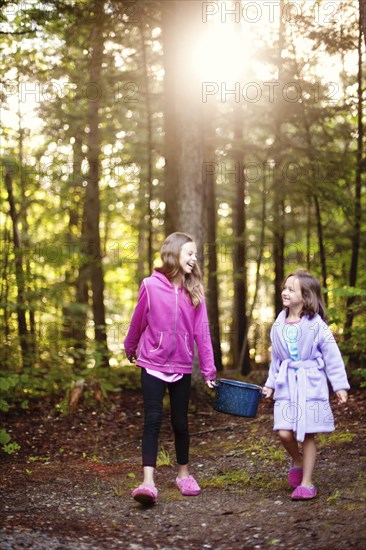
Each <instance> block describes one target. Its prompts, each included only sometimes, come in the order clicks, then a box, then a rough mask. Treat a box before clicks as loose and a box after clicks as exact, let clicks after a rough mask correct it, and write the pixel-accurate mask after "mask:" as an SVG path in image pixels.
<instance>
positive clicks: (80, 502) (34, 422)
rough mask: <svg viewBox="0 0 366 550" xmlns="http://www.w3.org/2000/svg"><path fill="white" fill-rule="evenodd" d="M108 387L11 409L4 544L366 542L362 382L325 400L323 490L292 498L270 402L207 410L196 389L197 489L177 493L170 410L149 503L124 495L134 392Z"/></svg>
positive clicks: (136, 435) (135, 412)
mask: <svg viewBox="0 0 366 550" xmlns="http://www.w3.org/2000/svg"><path fill="white" fill-rule="evenodd" d="M111 399H112V400H111V402H109V405H108V406H107V404H106V405H105V406H104V407H102V408H100V407H99V408H98V409H96V408H94V409H93V408H90V407H86V406H85V405H83V404H81V406H80V407H79V409H78V410H77V412H76V413H75V414H74V415H73V416H71V417H65V416H61V415H60V414H59V413H57V412H56V410H55V408H54V407H52V406H50V404H49V403H47V401H45V402H43V403H38V405H37V406H35V405H32V406H31V407H30V408H29V409H28V410H25V411H23V410H19V411H15V410H14V411H13V412H12V413H8V414H7V415H6V418H5V428H6V429H7V430H8V431H11V432H10V433H11V435H12V437H13V438H14V440H15V441H17V442H18V443H19V444H20V445H21V449H20V451H19V452H18V453H17V454H16V455H12V456H8V455H5V456H4V453H2V454H1V461H0V471H1V492H2V496H1V501H0V520H1V527H0V548H1V549H6V550H7V549H12V550H13V549H20V548H22V549H23V548H32V549H45V550H53V549H55V550H56V549H58V550H62V549H70V550H71V549H75V550H76V549H78V550H79V549H80V550H84V549H85V550H93V549H111V550H113V549H123V550H124V549H126V550H142V549H164V550H179V549H182V550H183V549H184V550H186V549H203V548H205V549H206V548H207V549H217V550H221V549H222V550H224V549H225V550H226V549H227V548H233V549H243V550H246V549H264V548H265V549H267V548H271V547H275V548H286V550H291V549H301V550H307V549H309V550H310V549H329V548H332V549H333V550H344V549H346V548H353V549H364V548H366V522H365V510H366V506H365V501H366V484H365V477H366V476H365V458H366V448H365V435H366V393H365V392H361V391H354V392H351V394H350V399H349V401H348V403H347V405H346V406H345V407H339V406H337V404H336V403H335V401H334V400H332V406H333V410H334V413H335V417H336V423H337V429H336V431H335V432H333V434H330V435H327V436H325V435H319V436H318V448H319V452H318V460H317V467H316V475H315V482H316V484H317V486H318V489H319V494H318V497H317V498H316V499H314V500H312V501H307V502H304V501H300V502H294V501H291V499H290V493H291V489H290V488H289V487H288V485H287V470H288V466H289V461H288V458H287V457H286V456H285V454H284V452H283V451H282V450H281V447H280V445H279V442H278V440H277V437H276V435H275V433H274V432H273V431H272V406H273V405H272V403H271V402H268V401H262V402H261V403H260V405H259V411H258V414H257V416H256V418H251V419H245V418H240V417H234V416H229V415H224V414H221V413H218V412H216V411H214V410H213V408H212V402H213V396H212V393H211V394H210V395H209V394H208V391H206V390H205V391H194V392H193V395H192V405H191V412H190V429H191V473H192V474H194V475H195V477H196V478H197V479H198V481H199V482H200V484H201V486H202V488H203V491H202V493H201V495H199V496H196V497H183V496H181V495H180V493H179V491H178V490H177V488H176V486H175V484H174V479H175V476H176V470H175V467H174V465H173V464H174V450H173V449H174V448H173V442H172V434H171V429H170V425H169V414H166V415H165V419H164V424H163V428H162V434H161V442H162V451H163V452H161V453H160V455H159V456H160V458H161V459H165V462H166V463H167V464H166V465H161V466H159V467H158V469H157V475H156V482H157V486H158V488H159V500H158V503H157V504H156V506H154V507H152V508H143V507H142V506H141V505H139V504H138V503H137V502H135V501H134V500H133V499H132V498H131V496H130V493H131V489H132V488H134V487H135V486H136V485H138V484H139V483H140V479H141V467H140V452H141V448H140V436H141V429H142V399H141V395H140V393H139V392H138V391H134V390H128V391H126V390H124V391H123V392H122V393H120V394H113V396H112V398H111ZM167 412H168V411H167ZM170 459H171V462H172V465H170V464H169V460H170ZM162 461H163V462H164V460H162Z"/></svg>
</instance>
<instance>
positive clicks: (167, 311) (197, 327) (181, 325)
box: [124, 271, 216, 380]
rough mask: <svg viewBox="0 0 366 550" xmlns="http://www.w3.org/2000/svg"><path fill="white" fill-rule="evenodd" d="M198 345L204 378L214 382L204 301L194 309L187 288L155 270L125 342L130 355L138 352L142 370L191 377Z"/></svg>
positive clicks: (146, 281) (143, 287)
mask: <svg viewBox="0 0 366 550" xmlns="http://www.w3.org/2000/svg"><path fill="white" fill-rule="evenodd" d="M194 342H196V344H197V349H198V357H199V364H200V369H201V372H202V375H203V378H204V379H205V380H214V379H215V377H216V368H215V364H214V357H213V350H212V344H211V337H210V330H209V322H208V318H207V310H206V304H205V301H204V299H203V300H202V302H201V303H200V305H199V306H198V307H194V306H193V304H192V302H191V300H190V298H189V295H188V293H187V292H186V290H185V289H184V288H183V287H176V286H175V285H174V284H173V283H171V282H170V281H169V280H168V279H167V277H166V276H165V275H164V274H162V273H159V272H158V271H154V272H153V274H152V275H151V277H147V278H146V279H144V280H143V281H142V284H141V287H140V292H139V298H138V302H137V305H136V307H135V311H134V313H133V315H132V319H131V324H130V327H129V330H128V333H127V336H126V338H125V341H124V347H125V351H126V354H127V355H134V354H135V353H136V357H137V358H136V364H137V365H138V366H139V367H146V368H148V369H152V370H156V371H160V372H164V373H182V374H190V373H191V372H192V364H193V359H194Z"/></svg>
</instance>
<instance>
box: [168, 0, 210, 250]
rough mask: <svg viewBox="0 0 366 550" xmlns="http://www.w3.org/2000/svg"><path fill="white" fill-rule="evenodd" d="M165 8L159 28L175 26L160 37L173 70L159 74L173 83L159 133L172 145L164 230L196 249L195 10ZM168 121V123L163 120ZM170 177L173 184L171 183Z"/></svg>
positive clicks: (191, 5) (181, 4) (199, 191)
mask: <svg viewBox="0 0 366 550" xmlns="http://www.w3.org/2000/svg"><path fill="white" fill-rule="evenodd" d="M169 4H171V5H170V6H169V7H170V8H171V10H172V11H171V12H170V13H169V14H168V15H166V17H165V22H166V23H167V20H168V25H169V23H170V24H172V23H173V22H175V29H174V31H175V37H174V39H173V37H172V34H171V33H172V28H169V27H168V29H163V32H164V33H165V35H166V41H165V43H164V47H165V50H166V49H167V48H169V37H170V38H171V39H172V43H171V44H170V46H171V48H173V51H171V52H170V53H169V54H168V55H169V59H171V57H170V56H173V58H174V59H175V64H174V66H173V65H172V64H171V63H169V60H168V64H167V65H166V66H165V70H166V73H167V76H166V81H168V82H172V81H173V80H175V85H174V91H173V95H172V98H171V99H168V101H167V102H166V107H167V108H168V110H166V111H165V127H166V132H167V131H168V133H170V130H171V125H172V124H174V126H175V131H174V134H173V135H170V136H169V137H171V138H172V137H174V138H175V139H174V141H173V142H172V143H171V145H170V146H169V148H168V149H167V150H166V163H167V169H168V170H169V172H168V174H167V176H168V178H169V179H167V180H166V182H165V186H166V191H167V193H166V199H167V213H169V214H168V216H169V217H168V220H169V219H170V221H168V226H169V228H170V230H172V229H173V230H175V231H185V232H187V233H190V234H192V236H193V237H194V238H195V239H196V240H197V242H198V243H199V245H201V246H202V245H203V242H204V235H205V232H204V227H205V215H204V214H205V209H204V206H203V205H204V196H205V195H204V192H205V190H204V187H203V183H202V163H203V132H202V124H203V120H202V101H201V86H200V83H199V80H198V78H197V76H196V75H195V73H194V67H193V59H194V46H193V45H192V41H191V36H192V35H193V36H198V35H199V29H200V23H201V5H200V4H199V3H198V2H190V1H186V0H183V1H176V0H174V1H172V2H169ZM173 24H174V23H173ZM171 70H173V71H174V76H173V77H172V75H170V74H168V73H169V71H171ZM171 92H172V89H171V88H169V89H168V90H166V91H165V93H166V94H169V93H171ZM171 101H172V102H173V104H171ZM172 116H173V117H174V118H173V121H174V122H173V121H172V120H171V119H169V117H172ZM167 137H168V136H167ZM174 150H175V151H174ZM173 151H174V152H173ZM172 165H175V168H173V167H172ZM168 167H170V168H168ZM173 174H174V178H175V181H174V180H173V179H172V176H173Z"/></svg>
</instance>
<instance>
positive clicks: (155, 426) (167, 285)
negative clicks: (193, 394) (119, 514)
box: [124, 233, 216, 505]
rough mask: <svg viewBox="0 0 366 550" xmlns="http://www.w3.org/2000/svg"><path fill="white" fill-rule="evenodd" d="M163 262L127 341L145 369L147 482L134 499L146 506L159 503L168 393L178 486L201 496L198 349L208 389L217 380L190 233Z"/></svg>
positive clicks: (148, 282) (144, 288) (167, 248)
mask: <svg viewBox="0 0 366 550" xmlns="http://www.w3.org/2000/svg"><path fill="white" fill-rule="evenodd" d="M161 259H162V262H163V265H162V266H161V267H159V268H156V269H155V271H154V272H153V274H152V275H151V276H150V277H147V278H146V279H144V280H143V282H142V284H141V287H140V292H139V298H138V302H137V305H136V308H135V311H134V313H133V316H132V319H131V324H130V328H129V331H128V334H127V336H126V338H125V341H124V347H125V351H126V355H127V358H128V360H129V361H130V362H136V365H137V366H139V367H142V368H141V387H142V393H143V399H144V413H145V418H144V431H143V436H142V464H143V472H144V479H143V483H142V484H141V485H139V486H138V487H137V488H136V489H135V490H134V491H133V492H132V496H133V498H134V499H135V500H137V501H138V502H140V503H142V504H145V505H152V504H155V502H156V500H157V494H158V490H157V488H156V487H155V483H154V469H155V466H156V459H157V453H158V436H159V431H160V426H161V421H162V410H163V397H164V393H165V390H166V387H168V391H169V396H170V408H171V420H172V427H173V430H174V435H175V450H176V457H177V463H178V475H177V478H176V484H177V486H178V488H179V490H180V492H181V493H182V495H198V494H199V493H200V492H201V489H200V487H199V485H198V483H197V482H196V480H195V479H194V478H193V476H190V475H189V471H188V460H189V431H188V404H189V393H190V386H191V373H192V365H193V359H194V344H195V343H196V345H197V350H198V357H199V364H200V370H201V372H202V375H203V378H204V380H205V382H206V384H207V385H208V387H210V388H213V387H214V383H215V378H216V368H215V364H214V359H213V350H212V344H211V338H210V332H209V322H208V318H207V310H206V304H205V299H204V293H203V287H202V283H201V273H200V270H199V267H198V265H197V247H196V244H195V242H194V241H193V239H192V238H191V237H190V236H189V235H186V234H185V233H172V234H171V235H169V237H167V239H166V240H165V241H164V243H163V246H162V249H161Z"/></svg>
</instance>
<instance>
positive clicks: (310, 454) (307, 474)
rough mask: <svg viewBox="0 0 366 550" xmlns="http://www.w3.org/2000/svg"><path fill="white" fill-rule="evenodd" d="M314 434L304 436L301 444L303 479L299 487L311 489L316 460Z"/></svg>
mask: <svg viewBox="0 0 366 550" xmlns="http://www.w3.org/2000/svg"><path fill="white" fill-rule="evenodd" d="M314 435H315V434H306V435H305V439H304V442H303V444H302V450H303V456H304V458H303V477H302V482H301V485H302V486H303V487H311V486H312V485H313V481H312V477H313V471H314V466H315V460H316V444H315V437H314Z"/></svg>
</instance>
